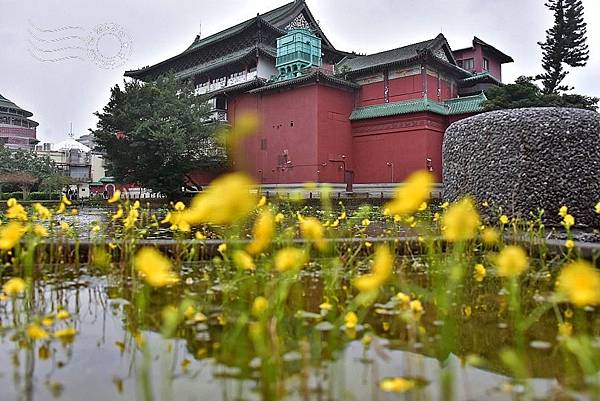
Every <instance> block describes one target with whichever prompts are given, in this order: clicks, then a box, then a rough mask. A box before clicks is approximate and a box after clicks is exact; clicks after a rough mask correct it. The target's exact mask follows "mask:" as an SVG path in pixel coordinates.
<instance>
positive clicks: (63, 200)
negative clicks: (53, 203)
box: [60, 195, 71, 206]
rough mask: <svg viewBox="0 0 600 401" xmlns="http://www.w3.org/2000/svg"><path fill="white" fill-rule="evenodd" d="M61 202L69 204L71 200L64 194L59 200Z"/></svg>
mask: <svg viewBox="0 0 600 401" xmlns="http://www.w3.org/2000/svg"><path fill="white" fill-rule="evenodd" d="M60 202H61V203H64V204H65V205H67V206H71V201H70V200H69V198H67V196H66V195H63V196H62V199H61V200H60Z"/></svg>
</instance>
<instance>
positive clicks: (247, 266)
mask: <svg viewBox="0 0 600 401" xmlns="http://www.w3.org/2000/svg"><path fill="white" fill-rule="evenodd" d="M232 259H233V262H234V263H235V264H236V265H237V267H239V268H240V269H242V270H255V269H256V265H255V264H254V261H253V260H252V256H250V255H248V254H247V253H246V252H244V251H242V250H241V249H238V250H236V251H234V252H233V256H232Z"/></svg>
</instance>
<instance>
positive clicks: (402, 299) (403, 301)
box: [396, 292, 410, 305]
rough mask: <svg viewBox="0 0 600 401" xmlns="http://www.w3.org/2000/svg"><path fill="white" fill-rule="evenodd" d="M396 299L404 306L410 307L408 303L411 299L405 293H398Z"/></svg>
mask: <svg viewBox="0 0 600 401" xmlns="http://www.w3.org/2000/svg"><path fill="white" fill-rule="evenodd" d="M396 299H397V300H398V302H400V304H402V305H408V303H409V302H410V297H409V296H408V295H406V294H405V293H403V292H399V293H397V294H396Z"/></svg>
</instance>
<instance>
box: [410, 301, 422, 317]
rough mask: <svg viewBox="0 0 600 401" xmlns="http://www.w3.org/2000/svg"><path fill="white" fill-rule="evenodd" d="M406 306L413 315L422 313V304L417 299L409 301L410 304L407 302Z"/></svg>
mask: <svg viewBox="0 0 600 401" xmlns="http://www.w3.org/2000/svg"><path fill="white" fill-rule="evenodd" d="M408 306H409V307H410V310H411V311H412V312H413V313H414V314H415V315H417V316H420V315H421V314H423V304H422V303H421V301H419V300H418V299H415V300H414V301H410V304H408Z"/></svg>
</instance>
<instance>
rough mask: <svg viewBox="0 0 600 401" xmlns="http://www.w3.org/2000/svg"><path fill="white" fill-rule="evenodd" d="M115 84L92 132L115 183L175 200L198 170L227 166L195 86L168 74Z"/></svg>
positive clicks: (224, 154)
mask: <svg viewBox="0 0 600 401" xmlns="http://www.w3.org/2000/svg"><path fill="white" fill-rule="evenodd" d="M123 85H124V87H123V89H121V88H120V87H119V85H116V86H115V87H114V88H112V90H111V98H110V101H109V102H108V104H107V105H106V106H105V107H104V109H103V111H102V112H97V113H95V115H96V116H97V117H98V119H99V121H98V126H97V129H96V130H94V131H92V132H93V134H94V136H95V138H96V143H97V147H96V149H97V150H99V151H102V152H104V153H105V154H106V161H107V170H108V171H109V173H110V174H111V175H113V176H114V177H115V178H116V179H117V181H120V182H125V183H136V184H138V185H142V186H144V187H146V188H152V189H153V190H155V191H159V192H162V193H164V194H167V195H174V194H176V193H177V192H179V191H180V190H181V188H182V187H184V186H185V185H186V183H188V182H190V181H191V179H190V177H189V175H190V173H191V172H192V171H194V170H196V169H222V168H223V167H224V166H225V165H226V162H227V156H226V153H225V151H224V149H223V148H222V147H221V146H220V145H219V144H218V142H217V140H216V132H217V129H218V126H217V125H216V124H215V123H210V122H208V120H209V118H208V117H209V113H210V108H209V106H208V105H207V103H206V99H205V98H202V97H200V96H197V95H196V94H195V93H194V90H193V87H192V86H191V85H188V84H187V83H185V82H181V81H179V80H177V79H176V78H175V77H174V76H173V75H172V74H171V75H168V76H164V77H161V78H159V79H158V80H156V81H154V82H150V83H142V82H140V81H125V82H124V84H123Z"/></svg>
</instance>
